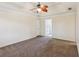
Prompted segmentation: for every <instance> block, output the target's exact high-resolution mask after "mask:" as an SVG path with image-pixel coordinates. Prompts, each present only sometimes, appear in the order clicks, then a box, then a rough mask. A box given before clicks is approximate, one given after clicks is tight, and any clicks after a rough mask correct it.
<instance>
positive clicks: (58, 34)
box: [52, 13, 75, 41]
mask: <svg viewBox="0 0 79 59" xmlns="http://www.w3.org/2000/svg"><path fill="white" fill-rule="evenodd" d="M52 20H53V37H54V38H58V39H63V40H69V41H75V14H74V13H64V14H60V15H57V16H54V17H53V18H52Z"/></svg>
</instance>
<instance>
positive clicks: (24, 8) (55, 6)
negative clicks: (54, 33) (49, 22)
mask: <svg viewBox="0 0 79 59" xmlns="http://www.w3.org/2000/svg"><path fill="white" fill-rule="evenodd" d="M41 4H46V5H48V12H47V13H42V14H41V15H42V16H46V15H52V14H56V13H61V12H66V11H68V8H72V11H75V5H76V2H41ZM35 6H36V2H0V13H1V12H19V13H26V14H28V13H30V14H34V12H32V11H30V9H32V8H35ZM35 14H36V13H35Z"/></svg>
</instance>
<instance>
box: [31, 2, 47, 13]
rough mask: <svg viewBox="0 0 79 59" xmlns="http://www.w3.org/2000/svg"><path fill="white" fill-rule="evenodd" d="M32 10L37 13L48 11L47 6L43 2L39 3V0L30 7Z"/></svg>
mask: <svg viewBox="0 0 79 59" xmlns="http://www.w3.org/2000/svg"><path fill="white" fill-rule="evenodd" d="M31 10H32V11H36V12H37V13H41V12H48V6H47V5H45V4H41V3H40V2H38V3H37V4H36V8H33V9H31Z"/></svg>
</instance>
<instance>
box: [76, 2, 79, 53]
mask: <svg viewBox="0 0 79 59" xmlns="http://www.w3.org/2000/svg"><path fill="white" fill-rule="evenodd" d="M76 43H77V48H78V54H79V3H77V11H76Z"/></svg>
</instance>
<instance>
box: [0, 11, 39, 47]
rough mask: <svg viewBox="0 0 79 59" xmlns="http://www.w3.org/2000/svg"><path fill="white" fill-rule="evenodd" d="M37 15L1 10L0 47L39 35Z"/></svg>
mask: <svg viewBox="0 0 79 59" xmlns="http://www.w3.org/2000/svg"><path fill="white" fill-rule="evenodd" d="M37 26H38V25H37V18H36V16H34V15H32V14H28V13H19V12H11V13H10V12H0V47H3V46H6V45H9V44H13V43H16V42H20V41H23V40H27V39H30V38H33V37H36V36H37V35H39V33H38V28H37Z"/></svg>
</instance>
